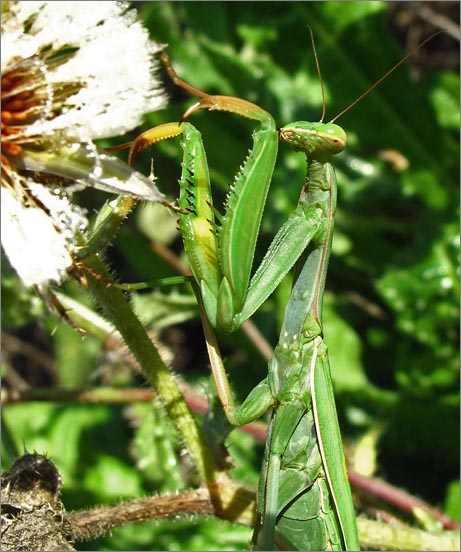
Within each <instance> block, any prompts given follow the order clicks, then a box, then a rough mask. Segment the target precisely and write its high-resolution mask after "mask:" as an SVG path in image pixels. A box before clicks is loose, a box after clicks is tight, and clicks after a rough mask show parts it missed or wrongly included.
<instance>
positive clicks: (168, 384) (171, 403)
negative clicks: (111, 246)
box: [85, 255, 217, 483]
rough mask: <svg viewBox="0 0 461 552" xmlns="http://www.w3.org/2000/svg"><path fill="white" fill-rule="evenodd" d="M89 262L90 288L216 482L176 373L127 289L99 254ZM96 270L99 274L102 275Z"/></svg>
mask: <svg viewBox="0 0 461 552" xmlns="http://www.w3.org/2000/svg"><path fill="white" fill-rule="evenodd" d="M85 265H86V266H87V267H88V268H89V269H90V271H91V272H89V273H88V274H85V281H86V282H87V286H88V290H89V291H90V293H91V294H92V295H93V297H94V298H95V299H96V300H97V302H98V303H99V304H100V305H101V307H102V308H103V309H104V311H105V313H106V315H107V317H108V318H109V320H110V321H111V322H112V323H113V324H114V326H115V327H116V328H117V330H118V331H119V332H120V335H121V336H122V337H123V339H124V341H125V343H126V345H127V346H128V348H129V350H130V351H131V353H132V354H133V355H134V356H135V357H136V359H137V361H138V362H139V365H140V366H141V368H142V370H143V372H144V374H145V376H146V377H147V379H148V381H149V383H150V384H151V385H152V386H153V387H154V389H155V390H156V391H157V393H158V394H159V395H160V397H161V399H162V400H163V403H164V405H165V409H166V411H167V413H168V416H169V417H170V418H171V420H172V421H173V423H174V424H175V425H176V427H177V428H178V430H179V432H180V434H181V437H182V439H183V440H184V443H185V445H186V447H187V449H188V451H189V453H190V455H191V457H192V460H193V462H194V464H195V467H196V468H197V471H198V473H199V475H200V478H201V480H202V481H205V482H206V483H213V482H214V481H215V478H216V473H217V466H216V463H215V459H214V457H213V454H212V452H211V450H210V449H209V448H208V445H207V443H206V440H205V438H204V436H203V434H202V432H201V431H200V429H199V427H198V425H197V422H196V420H195V418H194V416H193V415H192V413H191V411H190V410H189V408H188V407H187V405H186V402H185V400H184V397H183V395H182V394H181V392H180V390H179V388H178V386H177V385H176V382H175V380H174V378H173V375H172V374H171V372H170V371H169V369H168V367H167V366H166V365H165V363H164V362H163V360H162V358H161V357H160V355H159V353H158V351H157V349H156V348H155V346H154V344H153V343H152V341H151V339H150V338H149V336H148V335H147V333H146V330H145V328H144V327H143V325H142V324H141V322H140V320H139V319H138V318H137V316H136V315H135V314H134V312H133V310H132V309H131V306H130V304H129V302H128V301H127V299H126V297H125V295H124V294H123V292H122V291H121V290H120V289H118V288H116V287H114V286H111V285H110V284H108V282H107V280H110V276H109V274H108V271H107V269H106V267H105V264H104V263H103V262H102V261H101V259H100V258H99V257H98V256H97V255H93V256H91V257H88V258H87V259H86V260H85ZM92 273H95V274H99V275H100V276H101V278H98V277H96V276H95V275H94V274H92Z"/></svg>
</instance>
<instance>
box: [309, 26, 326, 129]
mask: <svg viewBox="0 0 461 552" xmlns="http://www.w3.org/2000/svg"><path fill="white" fill-rule="evenodd" d="M307 28H308V29H309V32H310V34H311V43H312V49H313V50H314V58H315V65H316V67H317V75H318V76H319V81H320V90H321V91H322V117H321V119H320V122H321V123H323V119H325V111H326V103H325V90H324V88H323V80H322V72H321V71H320V63H319V58H318V56H317V48H316V47H315V40H314V33H313V32H312V27H311V26H310V25H308V26H307Z"/></svg>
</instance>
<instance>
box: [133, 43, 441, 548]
mask: <svg viewBox="0 0 461 552" xmlns="http://www.w3.org/2000/svg"><path fill="white" fill-rule="evenodd" d="M433 36H434V35H433ZM431 38H432V36H431V37H430V38H429V39H427V40H426V41H425V42H427V41H428V40H430V39H431ZM425 42H423V43H422V44H420V45H419V46H418V47H421V46H422V45H423V44H425ZM412 53H413V51H412V52H410V54H408V55H407V56H405V57H404V58H403V59H402V60H401V61H400V62H399V63H398V64H397V65H396V66H395V67H394V68H393V69H392V70H394V69H395V68H396V67H398V66H399V65H400V64H401V63H403V62H404V61H405V60H406V59H407V58H408V57H409V56H410V55H412ZM162 55H163V60H164V62H165V65H166V67H167V69H168V72H169V74H170V76H171V77H172V79H173V81H174V82H175V83H176V84H177V85H179V86H181V87H183V88H184V89H186V90H187V91H189V92H190V93H192V94H194V95H196V96H198V97H199V98H200V100H199V101H198V102H197V103H196V104H194V105H193V106H192V107H191V108H189V109H188V110H187V111H186V113H185V114H184V116H183V122H181V123H167V124H164V125H160V126H158V127H155V128H153V129H151V130H148V131H146V132H145V133H143V134H142V135H140V136H139V137H138V138H137V139H136V140H135V141H134V142H133V143H132V145H131V148H130V162H132V160H133V158H134V156H135V155H136V154H137V153H138V152H139V151H140V150H142V149H144V148H145V147H147V146H149V145H151V144H153V143H155V142H157V141H160V140H164V139H168V138H172V137H175V136H179V135H181V136H182V141H181V146H182V148H183V151H184V160H183V164H182V175H181V179H180V197H179V214H178V217H179V223H180V229H181V233H182V237H183V241H184V246H185V250H186V253H187V256H188V260H189V264H190V268H191V270H192V273H193V276H194V278H195V285H194V287H195V290H196V294H197V298H198V301H199V304H200V307H201V315H202V321H203V326H204V330H205V336H206V340H207V347H208V352H209V356H210V362H211V366H212V370H213V375H214V378H215V381H216V385H217V389H218V395H219V397H220V399H221V402H222V404H223V407H224V410H225V413H226V416H227V418H228V420H229V421H230V422H231V423H232V424H234V425H243V424H247V423H249V422H251V421H253V420H255V419H256V418H258V417H260V416H262V415H263V414H264V413H265V412H266V411H267V410H268V409H270V408H272V416H271V421H270V425H269V430H268V436H267V442H266V449H265V456H264V465H263V469H262V472H261V478H260V484H259V491H258V499H257V514H258V522H257V525H256V527H255V532H254V537H253V546H254V547H255V548H256V549H262V550H271V549H274V546H275V545H277V546H278V547H279V548H282V549H292V550H293V549H300V550H301V549H303V550H308V549H310V550H323V549H333V550H358V549H359V548H360V545H359V540H358V535H357V526H356V520H355V514H354V507H353V502H352V496H351V491H350V487H349V482H348V479H347V472H346V467H345V459H344V453H343V449H342V443H341V435H340V431H339V425H338V419H337V414H336V408H335V402H334V396H333V389H332V383H331V376H330V369H329V364H328V355H327V348H326V345H325V343H324V341H323V333H322V300H323V292H324V286H325V279H326V272H327V266H328V260H329V256H330V250H331V243H332V238H333V225H334V222H333V217H334V212H335V207H336V178H335V173H334V168H333V166H332V164H331V158H332V156H333V155H335V154H337V153H340V152H341V151H342V150H343V149H344V148H345V146H346V141H347V138H346V134H345V132H344V130H343V129H342V128H341V127H339V126H338V125H336V124H334V122H333V121H334V120H336V119H337V118H338V117H339V116H340V115H342V114H343V113H344V112H345V111H346V110H347V109H349V108H350V107H352V106H353V105H355V103H357V101H359V100H360V99H361V98H362V97H363V96H364V95H365V94H368V93H369V92H370V91H371V90H372V89H373V88H374V87H375V86H377V85H378V84H379V83H380V82H381V81H382V80H383V79H384V78H385V77H386V76H387V75H388V74H389V72H390V71H389V72H388V73H386V75H384V76H383V77H382V78H381V79H379V80H378V81H377V82H376V83H375V84H374V85H373V86H372V87H371V88H370V89H368V90H367V91H366V92H365V93H364V94H362V96H360V97H359V98H358V99H357V100H356V101H355V102H353V104H351V105H350V106H349V107H348V108H347V109H346V110H344V111H342V112H341V113H340V114H339V115H338V116H337V117H335V118H334V119H333V120H332V122H330V123H323V122H319V123H308V122H302V121H300V122H295V123H291V124H288V125H286V126H284V127H283V128H282V129H281V131H280V135H279V133H278V132H277V130H276V126H275V122H274V120H273V118H272V117H271V115H270V114H269V113H267V112H266V111H264V110H263V109H261V108H260V107H259V106H257V105H255V104H252V103H250V102H248V101H246V100H242V99H240V98H234V97H228V96H212V95H208V94H206V93H205V92H202V91H201V90H199V89H197V88H195V87H193V86H191V85H189V84H187V83H185V82H184V81H182V80H181V79H180V78H179V77H178V76H177V75H176V73H175V72H174V70H173V68H172V67H171V64H170V62H169V59H168V57H167V56H166V54H165V53H163V54H162ZM392 70H391V71H392ZM202 108H207V109H209V110H218V111H228V112H231V113H235V114H237V115H239V116H242V117H247V118H249V119H252V120H255V121H257V122H258V123H259V127H258V128H257V129H256V130H255V131H254V132H253V148H252V150H251V151H250V153H249V155H248V157H247V158H246V160H245V162H244V164H243V165H242V167H241V170H240V172H239V174H238V175H237V177H236V178H235V181H234V183H233V186H232V187H231V189H230V191H229V194H228V196H227V200H226V205H225V213H224V215H223V216H222V217H220V220H219V221H218V222H217V221H216V212H215V209H214V207H213V199H212V195H211V188H210V181H209V175H208V165H207V161H206V155H205V150H204V146H203V142H202V139H201V135H200V133H199V131H198V130H197V129H196V128H195V127H194V126H193V125H191V124H190V123H187V122H184V120H185V119H186V118H188V117H189V116H190V115H191V114H192V113H194V112H195V111H197V110H198V109H202ZM322 121H323V116H322ZM279 137H280V139H281V140H282V141H283V142H286V143H288V144H289V145H290V146H291V147H293V148H294V149H295V150H297V151H301V152H303V153H304V154H305V155H306V159H307V176H306V180H305V183H304V186H303V189H302V192H301V195H300V199H299V203H298V206H297V208H296V209H295V211H294V212H293V213H292V214H291V215H290V217H289V218H288V220H287V221H286V222H285V223H284V224H283V226H282V227H281V228H280V230H279V231H278V233H277V234H276V236H275V238H274V240H273V242H272V244H271V245H270V247H269V249H268V251H267V253H266V255H265V257H264V259H263V260H262V262H261V265H260V266H259V268H258V269H257V270H256V272H255V273H254V275H253V277H252V278H251V279H250V275H251V270H252V264H253V255H254V250H255V246H256V240H257V236H258V233H259V227H260V222H261V217H262V213H263V209H264V204H265V201H266V196H267V192H268V188H269V184H270V180H271V177H272V172H273V168H274V164H275V160H276V156H277V147H278V139H279ZM306 249H307V257H306V260H305V262H304V265H303V267H302V269H301V270H300V273H299V276H298V277H297V279H296V281H295V284H294V286H293V289H292V293H291V296H290V299H289V302H288V305H287V307H286V311H285V317H284V321H283V325H282V330H281V334H280V339H279V342H278V344H277V346H276V348H275V351H274V354H273V357H272V359H271V360H270V362H269V366H268V376H267V377H266V378H265V379H264V380H263V381H262V382H261V383H260V384H259V385H258V386H256V387H255V388H254V389H253V390H252V391H251V393H250V394H249V396H248V397H247V399H246V400H245V401H244V403H243V404H242V405H241V406H240V408H236V407H235V406H234V405H233V403H232V395H231V393H230V389H229V384H228V381H227V376H226V373H225V370H224V367H223V363H222V360H221V356H220V354H219V348H218V345H217V341H216V338H215V334H214V329H213V328H216V329H218V330H221V331H225V332H233V331H235V330H236V329H238V328H239V327H240V325H241V324H242V323H243V322H244V321H245V320H247V319H248V318H249V317H250V316H251V315H252V314H253V313H254V312H255V311H256V310H257V309H258V308H259V307H260V305H261V304H262V303H263V302H264V301H265V300H266V299H267V298H268V297H269V295H270V294H271V293H272V292H273V291H274V290H275V288H276V287H277V286H278V284H279V283H280V281H281V280H282V279H283V278H284V277H285V275H286V274H287V273H288V271H289V270H291V268H292V267H293V266H294V264H295V263H296V262H297V261H298V259H299V258H300V256H301V255H302V254H303V252H304V251H306Z"/></svg>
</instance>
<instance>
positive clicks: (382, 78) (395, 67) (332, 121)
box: [330, 31, 442, 123]
mask: <svg viewBox="0 0 461 552" xmlns="http://www.w3.org/2000/svg"><path fill="white" fill-rule="evenodd" d="M441 32H442V31H437V32H435V33H433V34H431V36H430V37H428V38H426V40H424V41H423V42H421V44H418V46H416V47H415V48H413V50H411V52H409V53H408V54H407V55H406V56H405V57H403V58H402V59H401V60H400V61H399V62H398V63H396V64H395V65H394V67H392V68H391V69H389V71H387V73H385V74H384V75H383V76H382V77H381V78H379V79H378V80H377V81H376V82H375V83H374V84H372V85H371V86H370V88H368V90H365V92H364V93H363V94H361V95H360V96H359V97H358V98H357V99H356V100H354V101H353V102H352V103H351V104H350V105H348V106H347V107H346V108H345V109H343V110H342V111H341V112H340V113H338V115H336V117H334V118H333V119H331V121H330V122H331V123H334V122H335V121H336V120H337V119H339V118H340V117H341V116H342V115H344V113H347V112H348V111H349V109H351V108H352V107H354V105H355V104H356V103H358V102H359V101H360V100H361V99H362V98H364V97H365V96H367V95H368V94H369V93H370V92H371V91H372V90H373V89H374V88H376V87H377V86H378V84H380V83H381V82H382V81H383V80H384V79H386V78H387V77H388V76H389V75H390V74H391V73H392V72H394V71H395V70H396V69H397V67H399V66H400V65H402V63H403V62H404V61H406V60H407V59H408V58H409V57H411V56H412V55H413V54H414V53H415V52H416V51H417V50H419V49H420V48H421V47H422V46H424V45H425V44H426V43H427V42H429V41H430V40H432V39H433V38H434V37H435V36H437V35H438V34H440V33H441Z"/></svg>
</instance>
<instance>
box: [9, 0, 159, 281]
mask: <svg viewBox="0 0 461 552" xmlns="http://www.w3.org/2000/svg"><path fill="white" fill-rule="evenodd" d="M159 49H160V46H159V45H158V44H155V43H153V42H152V41H151V40H150V39H149V36H148V33H147V30H145V29H144V28H143V27H142V26H141V23H140V22H139V21H137V19H136V12H135V11H134V10H129V9H128V5H127V4H126V3H123V2H113V1H107V2H92V3H91V4H90V5H89V4H88V3H87V2H81V1H72V2H68V1H55V2H44V1H34V2H24V1H19V2H11V3H9V4H8V7H7V8H6V9H5V10H4V11H3V13H2V49H1V65H2V74H1V78H2V89H1V95H2V133H1V141H2V198H1V200H2V245H3V248H4V251H5V253H6V255H7V256H8V258H9V260H10V262H11V264H12V265H13V267H14V268H15V269H16V271H17V273H18V274H19V276H20V278H21V279H22V281H23V283H24V284H25V285H26V286H32V285H38V286H41V285H42V284H45V285H46V283H47V282H49V281H53V282H57V283H60V282H61V281H62V280H63V279H64V277H65V275H66V271H67V270H68V269H69V268H70V267H71V266H72V263H73V260H72V259H73V252H74V250H75V248H76V243H75V242H76V235H77V233H78V232H79V231H80V232H81V231H83V230H85V228H86V227H87V225H88V221H87V219H86V215H85V213H84V211H83V210H82V209H80V208H78V207H77V206H76V205H73V204H72V203H71V202H70V199H69V193H71V192H72V191H74V190H75V189H79V188H83V187H85V186H94V187H98V188H101V189H103V190H106V191H110V192H115V193H118V194H120V193H126V194H130V195H133V196H135V197H137V198H143V199H149V200H152V201H158V200H160V199H162V198H163V196H162V194H161V193H160V192H159V191H158V190H157V188H156V187H155V185H154V184H153V183H152V181H150V180H149V179H148V178H147V177H144V176H143V175H141V174H139V173H137V172H136V171H134V170H133V169H131V168H130V167H129V166H128V165H126V164H125V163H123V162H122V161H121V160H119V159H118V158H116V157H114V156H112V155H109V154H106V153H104V152H102V151H101V150H100V149H98V148H97V147H96V145H95V144H94V143H93V141H94V140H95V139H100V138H107V137H110V136H116V135H120V134H124V133H126V132H127V131H129V130H131V129H133V128H134V127H136V126H137V125H139V124H140V123H141V122H142V118H143V116H144V115H145V114H146V113H148V112H150V111H154V110H157V109H160V108H161V107H163V105H164V104H165V95H164V93H163V90H162V88H161V85H160V82H159V80H158V79H157V77H156V70H157V61H156V60H155V58H154V55H153V54H154V53H155V52H157V51H158V50H159ZM50 175H52V176H50ZM64 188H65V191H64Z"/></svg>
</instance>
